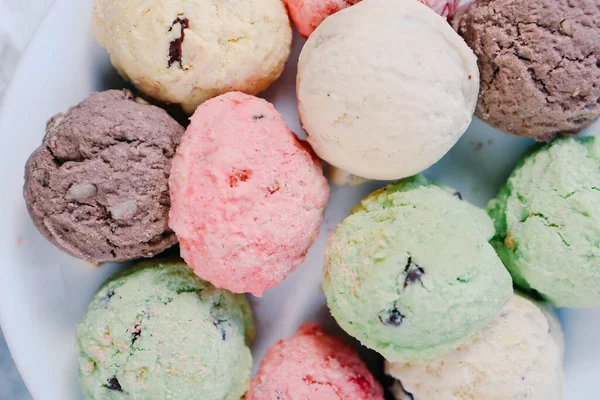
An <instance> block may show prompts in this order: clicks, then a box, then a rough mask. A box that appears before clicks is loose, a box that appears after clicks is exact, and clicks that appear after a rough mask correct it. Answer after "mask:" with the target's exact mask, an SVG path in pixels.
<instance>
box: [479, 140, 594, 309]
mask: <svg viewBox="0 0 600 400" xmlns="http://www.w3.org/2000/svg"><path fill="white" fill-rule="evenodd" d="M488 212H489V214H490V216H492V218H493V219H494V221H495V224H496V236H495V237H494V239H493V240H492V244H493V245H494V247H495V248H496V250H497V251H498V254H499V255H500V257H501V258H502V260H503V261H504V263H505V265H506V267H507V268H508V269H509V270H510V272H511V274H512V275H513V278H514V280H515V283H517V284H518V285H519V286H521V287H523V288H526V289H535V290H536V291H538V292H539V293H540V294H541V295H542V296H543V297H545V298H546V299H547V300H549V301H551V302H552V303H554V304H555V305H557V306H564V307H581V306H599V305H600V274H599V273H598V260H599V259H600V248H599V247H598V246H599V244H600V141H598V140H597V139H596V138H593V137H585V138H570V139H557V140H555V141H553V142H551V143H550V144H548V145H546V146H543V147H537V148H535V149H534V150H533V151H531V152H529V153H528V154H527V155H525V157H524V158H523V159H522V160H521V162H520V163H519V165H518V166H517V167H516V168H515V170H514V171H513V173H512V175H511V176H510V178H509V179H508V181H507V182H506V184H505V186H504V187H503V188H502V189H501V190H500V193H499V194H498V196H497V197H496V199H494V200H492V201H491V202H490V204H489V205H488Z"/></svg>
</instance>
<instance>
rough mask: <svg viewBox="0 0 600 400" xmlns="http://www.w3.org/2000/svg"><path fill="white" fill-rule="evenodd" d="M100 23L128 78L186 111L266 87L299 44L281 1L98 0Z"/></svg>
mask: <svg viewBox="0 0 600 400" xmlns="http://www.w3.org/2000/svg"><path fill="white" fill-rule="evenodd" d="M93 22H94V25H93V26H94V33H95V35H96V38H97V40H98V42H99V43H100V45H102V46H104V47H106V49H107V50H108V53H109V54H110V58H111V61H112V63H113V65H114V66H115V67H116V68H117V70H118V71H119V73H120V74H121V75H122V76H123V77H124V78H125V79H127V80H129V81H131V82H132V83H133V84H134V85H135V87H136V88H137V89H138V90H140V91H141V92H142V93H144V94H145V95H147V96H149V97H152V98H154V99H156V100H158V101H161V102H163V103H175V104H179V105H181V107H182V109H183V111H185V112H186V113H187V114H192V113H193V112H194V110H195V109H196V107H198V105H199V104H200V103H202V102H203V101H205V100H207V99H209V98H211V97H214V96H217V95H219V94H222V93H225V92H229V91H232V90H239V91H242V92H246V93H250V94H256V93H258V92H261V91H263V90H265V89H266V88H267V87H268V86H269V85H270V84H271V83H273V82H274V81H275V80H276V79H277V78H278V77H279V75H281V73H282V72H283V68H284V65H285V62H286V60H287V58H288V56H289V54H290V46H291V43H292V29H291V26H290V22H289V18H288V14H287V11H286V9H285V6H284V4H283V2H282V1H281V0H246V1H243V2H240V1H234V0H219V1H217V2H215V1H212V0H161V1H154V0H138V1H121V0H95V1H94V16H93Z"/></svg>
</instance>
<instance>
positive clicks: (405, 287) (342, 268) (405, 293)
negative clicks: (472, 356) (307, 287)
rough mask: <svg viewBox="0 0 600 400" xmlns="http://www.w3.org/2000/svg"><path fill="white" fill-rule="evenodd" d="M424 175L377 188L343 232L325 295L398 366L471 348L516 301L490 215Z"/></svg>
mask: <svg viewBox="0 0 600 400" xmlns="http://www.w3.org/2000/svg"><path fill="white" fill-rule="evenodd" d="M453 193H455V192H454V191H453V190H451V189H449V188H445V187H441V186H438V185H434V184H432V183H431V182H429V181H427V180H426V179H425V178H423V177H420V176H417V177H413V178H410V179H407V180H404V181H401V182H400V183H397V184H393V185H390V186H388V187H387V188H385V189H383V190H380V191H377V192H375V193H373V194H371V195H370V196H368V197H367V198H366V199H364V200H363V201H362V202H361V203H360V204H359V205H358V206H356V207H355V208H354V210H353V212H352V214H351V215H350V216H348V218H346V219H345V220H344V221H343V222H342V223H340V224H339V225H338V227H337V228H336V230H335V231H334V232H333V234H332V236H331V238H330V240H329V243H328V245H327V249H326V254H325V276H324V285H323V287H324V290H325V294H326V296H327V303H328V304H329V307H330V309H331V314H332V315H333V316H334V317H335V319H336V320H337V322H338V323H339V324H340V326H341V327H342V328H343V329H344V330H345V331H346V332H348V333H349V334H350V335H352V336H354V337H355V338H357V339H358V340H360V341H361V342H362V343H363V344H364V345H365V346H367V347H369V348H371V349H373V350H375V351H377V352H379V353H380V354H382V355H383V356H384V357H385V358H386V359H387V360H388V361H392V362H412V363H423V362H427V361H430V360H433V359H435V358H439V357H441V356H443V355H445V354H447V353H449V352H450V351H452V350H453V349H455V348H456V347H458V346H459V345H461V344H462V343H464V342H466V341H468V340H469V338H471V336H472V335H473V334H474V333H475V332H477V331H478V330H479V329H481V328H483V327H484V326H486V325H487V324H488V323H490V322H491V321H492V320H493V319H494V318H495V317H496V316H497V315H499V314H500V310H501V309H502V307H503V306H504V304H505V303H506V302H507V301H508V299H509V298H510V296H511V295H512V281H511V279H510V275H509V274H508V272H507V271H506V269H505V268H504V266H503V265H502V262H501V261H500V259H499V258H498V256H497V255H496V253H495V251H494V249H493V248H492V246H490V244H489V243H488V240H489V239H490V238H491V237H492V235H493V232H494V229H493V224H492V221H491V220H490V218H489V217H488V216H487V215H486V213H485V211H484V210H481V209H479V208H477V207H475V206H473V205H471V204H469V203H468V202H466V201H462V200H461V199H460V196H459V195H458V193H456V195H453Z"/></svg>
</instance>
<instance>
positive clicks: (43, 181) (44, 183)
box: [39, 171, 50, 187]
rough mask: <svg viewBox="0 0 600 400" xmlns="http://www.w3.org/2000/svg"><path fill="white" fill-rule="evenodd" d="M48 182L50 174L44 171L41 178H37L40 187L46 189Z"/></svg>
mask: <svg viewBox="0 0 600 400" xmlns="http://www.w3.org/2000/svg"><path fill="white" fill-rule="evenodd" d="M49 181H50V173H49V172H48V171H44V172H43V173H42V176H40V178H39V182H40V185H41V186H42V187H48V185H49Z"/></svg>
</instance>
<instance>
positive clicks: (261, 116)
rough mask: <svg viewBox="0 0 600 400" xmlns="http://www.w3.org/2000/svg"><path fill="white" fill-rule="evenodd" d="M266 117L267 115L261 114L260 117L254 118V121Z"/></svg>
mask: <svg viewBox="0 0 600 400" xmlns="http://www.w3.org/2000/svg"><path fill="white" fill-rule="evenodd" d="M264 117H265V114H260V115H255V116H253V117H252V119H253V120H255V121H256V120H257V119H263V118H264Z"/></svg>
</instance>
